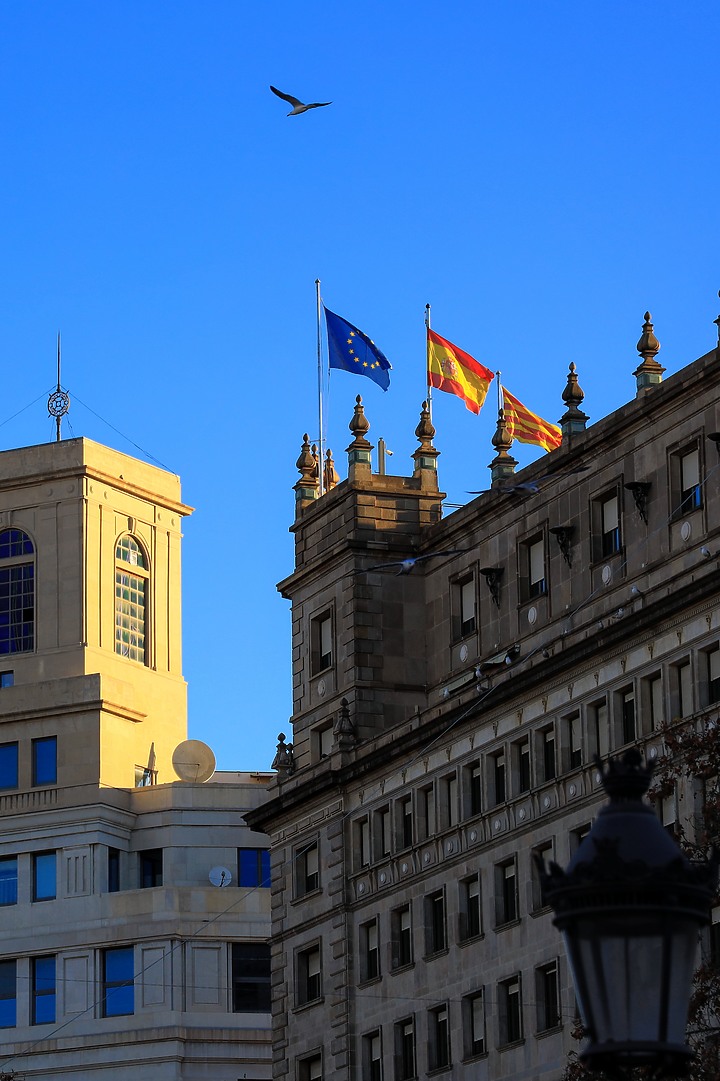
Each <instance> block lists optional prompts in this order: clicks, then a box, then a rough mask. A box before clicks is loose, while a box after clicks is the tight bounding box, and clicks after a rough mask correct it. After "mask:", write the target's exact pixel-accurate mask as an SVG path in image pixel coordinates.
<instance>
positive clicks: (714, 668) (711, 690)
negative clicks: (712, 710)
mask: <svg viewBox="0 0 720 1081" xmlns="http://www.w3.org/2000/svg"><path fill="white" fill-rule="evenodd" d="M707 675H708V704H709V705H711V706H712V705H715V704H717V703H718V702H720V647H718V646H716V647H715V649H711V650H710V652H709V653H708V654H707Z"/></svg>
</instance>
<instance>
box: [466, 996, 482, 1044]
mask: <svg viewBox="0 0 720 1081" xmlns="http://www.w3.org/2000/svg"><path fill="white" fill-rule="evenodd" d="M463 1034H464V1052H465V1057H466V1058H471V1057H472V1056H473V1055H484V1054H485V1004H484V1002H483V993H482V991H475V992H474V994H472V995H467V996H466V997H465V998H464V999H463Z"/></svg>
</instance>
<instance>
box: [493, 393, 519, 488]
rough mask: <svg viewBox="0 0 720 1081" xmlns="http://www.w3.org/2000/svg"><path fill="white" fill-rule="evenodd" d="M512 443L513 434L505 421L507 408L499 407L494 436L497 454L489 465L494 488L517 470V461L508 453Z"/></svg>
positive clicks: (503, 482)
mask: <svg viewBox="0 0 720 1081" xmlns="http://www.w3.org/2000/svg"><path fill="white" fill-rule="evenodd" d="M512 444H513V441H512V436H511V435H510V432H509V431H508V427H507V424H506V423H505V410H504V409H498V422H497V428H496V429H495V435H494V436H493V437H492V445H493V446H494V447H495V449H496V451H497V454H496V456H495V457H494V458H493V460H492V461H491V462H490V465H489V466H488V469H489V470H490V476H491V478H492V487H493V488H499V487H500V486H501V485H503V484H505V483H506V482H507V480H508V478H509V477H512V475H513V473H514V472H515V466H516V465H517V462H516V460H515V459H514V458H513V457H512V456H511V455H510V454H508V451H509V450H510V447H511V446H512Z"/></svg>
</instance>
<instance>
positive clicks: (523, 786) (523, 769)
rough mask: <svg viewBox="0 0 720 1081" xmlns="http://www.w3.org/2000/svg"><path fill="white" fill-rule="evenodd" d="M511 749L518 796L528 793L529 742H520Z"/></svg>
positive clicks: (527, 740)
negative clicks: (513, 757)
mask: <svg viewBox="0 0 720 1081" xmlns="http://www.w3.org/2000/svg"><path fill="white" fill-rule="evenodd" d="M513 749H514V752H515V769H516V770H517V791H518V794H522V793H523V792H529V791H530V740H529V739H524V740H521V741H520V743H516V744H515V746H514V748H513Z"/></svg>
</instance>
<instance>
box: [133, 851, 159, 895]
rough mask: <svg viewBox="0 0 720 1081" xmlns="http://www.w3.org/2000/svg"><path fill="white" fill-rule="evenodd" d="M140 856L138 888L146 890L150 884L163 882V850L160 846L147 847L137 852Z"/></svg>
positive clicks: (157, 884)
mask: <svg viewBox="0 0 720 1081" xmlns="http://www.w3.org/2000/svg"><path fill="white" fill-rule="evenodd" d="M138 855H139V858H140V889H141V890H147V889H150V888H151V887H152V886H162V884H163V850H162V848H148V849H146V850H145V851H144V852H140V853H138Z"/></svg>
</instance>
